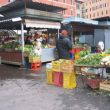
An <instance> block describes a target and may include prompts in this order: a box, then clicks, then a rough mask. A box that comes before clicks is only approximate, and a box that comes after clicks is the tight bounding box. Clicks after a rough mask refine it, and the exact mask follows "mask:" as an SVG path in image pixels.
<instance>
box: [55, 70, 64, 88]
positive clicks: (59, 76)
mask: <svg viewBox="0 0 110 110" xmlns="http://www.w3.org/2000/svg"><path fill="white" fill-rule="evenodd" d="M53 78H54V79H53V82H54V85H56V86H59V87H62V86H63V73H62V72H53Z"/></svg>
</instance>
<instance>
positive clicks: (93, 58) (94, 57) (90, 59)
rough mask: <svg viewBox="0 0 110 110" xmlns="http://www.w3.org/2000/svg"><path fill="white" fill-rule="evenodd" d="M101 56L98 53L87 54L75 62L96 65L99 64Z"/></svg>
mask: <svg viewBox="0 0 110 110" xmlns="http://www.w3.org/2000/svg"><path fill="white" fill-rule="evenodd" d="M102 58H103V56H102V55H101V54H99V53H97V54H89V55H87V56H86V57H82V58H81V59H79V60H76V61H75V64H78V65H91V66H92V65H93V66H97V65H100V63H101V59H102Z"/></svg>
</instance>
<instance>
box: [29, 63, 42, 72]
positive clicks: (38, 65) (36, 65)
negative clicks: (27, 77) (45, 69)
mask: <svg viewBox="0 0 110 110" xmlns="http://www.w3.org/2000/svg"><path fill="white" fill-rule="evenodd" d="M31 69H32V70H37V71H38V70H41V62H36V63H32V64H31Z"/></svg>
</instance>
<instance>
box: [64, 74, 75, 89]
mask: <svg viewBox="0 0 110 110" xmlns="http://www.w3.org/2000/svg"><path fill="white" fill-rule="evenodd" d="M63 88H65V89H74V88H76V76H75V73H63Z"/></svg>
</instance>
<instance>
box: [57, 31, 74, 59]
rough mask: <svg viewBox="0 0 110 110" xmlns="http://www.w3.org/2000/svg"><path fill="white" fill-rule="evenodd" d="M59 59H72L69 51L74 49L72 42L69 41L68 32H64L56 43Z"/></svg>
mask: <svg viewBox="0 0 110 110" xmlns="http://www.w3.org/2000/svg"><path fill="white" fill-rule="evenodd" d="M56 48H57V50H58V55H59V59H70V53H69V51H70V50H71V49H72V42H71V41H70V39H69V36H68V31H67V30H62V31H61V36H60V37H59V39H58V40H57V42H56Z"/></svg>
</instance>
